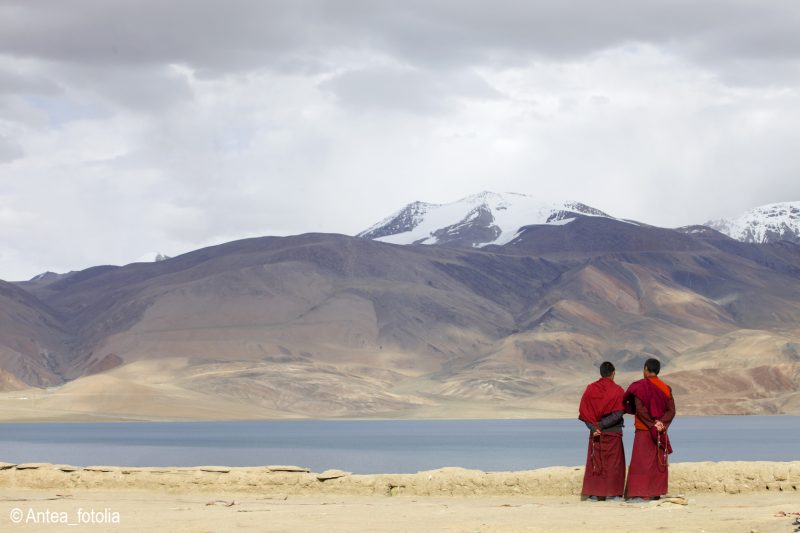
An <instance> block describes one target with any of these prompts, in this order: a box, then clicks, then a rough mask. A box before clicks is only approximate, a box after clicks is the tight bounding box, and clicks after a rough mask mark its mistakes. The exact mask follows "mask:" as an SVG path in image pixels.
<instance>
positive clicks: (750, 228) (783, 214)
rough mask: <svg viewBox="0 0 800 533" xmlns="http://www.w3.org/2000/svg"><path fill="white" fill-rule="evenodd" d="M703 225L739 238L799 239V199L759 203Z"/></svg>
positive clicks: (765, 239)
mask: <svg viewBox="0 0 800 533" xmlns="http://www.w3.org/2000/svg"><path fill="white" fill-rule="evenodd" d="M705 225H706V226H708V227H710V228H713V229H715V230H717V231H719V232H720V233H724V234H726V235H728V236H729V237H732V238H734V239H736V240H739V241H742V242H754V243H768V242H775V241H780V240H787V241H794V242H798V241H800V202H781V203H776V204H768V205H762V206H760V207H755V208H753V209H750V210H749V211H746V212H745V213H742V214H741V215H739V216H738V217H735V218H731V219H724V218H723V219H719V220H712V221H709V222H706V224H705Z"/></svg>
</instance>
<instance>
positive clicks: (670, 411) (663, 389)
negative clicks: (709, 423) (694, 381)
mask: <svg viewBox="0 0 800 533" xmlns="http://www.w3.org/2000/svg"><path fill="white" fill-rule="evenodd" d="M660 370H661V363H660V362H659V361H658V359H648V360H647V361H645V363H644V369H643V371H642V373H643V375H644V379H640V380H639V381H635V382H634V383H631V385H630V387H628V390H627V391H625V397H624V398H623V404H624V405H625V412H626V413H629V414H633V415H635V416H636V423H635V426H636V433H635V436H634V439H633V452H632V453H631V465H630V468H629V469H628V483H627V487H626V489H625V494H626V496H627V497H628V498H640V499H643V500H652V499H658V498H659V497H660V496H664V495H665V494H666V493H667V487H668V483H669V461H668V458H669V454H671V453H672V446H671V445H670V442H669V436H668V435H667V430H668V429H669V426H670V424H671V423H672V419H673V418H674V417H675V399H674V398H673V397H672V389H671V388H670V386H669V385H667V384H666V383H664V382H663V381H661V380H660V379H658V373H659V371H660Z"/></svg>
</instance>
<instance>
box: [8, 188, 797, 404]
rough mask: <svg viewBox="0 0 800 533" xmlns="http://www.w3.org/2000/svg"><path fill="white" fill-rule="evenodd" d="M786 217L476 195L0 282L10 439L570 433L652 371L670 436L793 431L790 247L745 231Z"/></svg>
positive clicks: (773, 236) (793, 270) (793, 268)
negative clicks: (137, 428) (42, 432)
mask: <svg viewBox="0 0 800 533" xmlns="http://www.w3.org/2000/svg"><path fill="white" fill-rule="evenodd" d="M784 205H785V206H788V207H787V208H786V210H783V211H781V210H780V209H779V208H773V210H771V211H768V212H767V214H765V215H764V216H763V217H761V218H760V219H759V220H755V219H754V218H751V219H749V220H750V222H748V224H750V225H749V227H750V228H751V230H752V231H750V232H749V233H747V236H746V237H744V238H742V239H741V240H737V239H734V238H732V237H730V236H728V235H726V234H725V233H723V232H721V231H718V230H717V229H713V228H712V227H710V225H703V226H688V227H684V228H677V229H668V228H659V227H654V226H650V225H647V224H644V223H639V222H635V221H628V220H620V219H618V218H615V217H614V216H613V215H611V214H607V213H604V212H602V211H600V210H598V209H594V208H592V207H589V206H587V205H584V204H581V203H578V202H564V203H557V204H545V203H540V202H537V201H536V200H534V199H532V198H530V197H526V196H523V195H509V194H504V195H498V194H494V193H482V194H480V195H476V196H473V197H469V198H467V199H464V200H462V201H460V202H456V203H454V204H446V205H434V204H424V203H419V202H417V203H414V204H410V205H409V206H407V207H406V208H404V209H403V210H401V211H399V212H398V213H395V214H393V215H392V216H390V217H387V218H386V219H385V220H383V221H381V222H380V223H378V224H376V225H374V226H373V227H371V228H369V229H368V230H366V231H364V232H362V233H361V234H359V236H356V237H350V236H345V235H333V234H305V235H298V236H290V237H263V238H257V239H246V240H241V241H235V242H231V243H227V244H223V245H219V246H214V247H209V248H204V249H201V250H197V251H194V252H190V253H188V254H183V255H180V256H177V257H174V258H170V259H165V260H160V261H157V262H148V263H134V264H131V265H127V266H124V267H116V266H98V267H93V268H90V269H87V270H83V271H79V272H73V273H69V274H65V275H56V274H53V275H45V276H37V278H34V279H33V280H30V281H27V282H19V283H8V282H0V390H5V391H6V392H3V393H0V405H2V412H3V417H4V418H5V419H25V420H31V419H98V418H99V419H153V418H157V419H163V418H170V419H218V418H226V419H232V418H240V419H256V418H281V417H283V418H285V417H364V416H371V417H519V416H573V415H574V412H575V409H576V405H577V399H578V398H579V397H580V393H581V392H582V389H583V387H584V386H585V384H586V383H587V382H588V381H591V380H593V379H595V378H596V376H595V373H596V367H597V365H598V364H599V362H601V361H602V360H605V359H608V360H611V361H613V362H614V363H615V364H616V365H617V367H618V370H619V371H618V381H621V382H622V383H623V385H625V384H627V382H628V381H631V380H633V379H636V378H637V376H640V375H641V366H642V363H643V361H644V359H645V358H647V357H651V356H654V357H658V358H660V359H661V360H662V362H663V363H664V372H663V376H664V379H665V380H666V381H668V382H669V383H670V384H671V385H672V386H673V390H674V391H675V395H676V398H677V401H678V406H679V410H680V411H681V412H682V413H684V414H687V413H694V414H733V413H795V414H797V413H800V386H798V383H799V380H798V378H800V245H799V244H798V243H797V242H796V234H795V237H791V235H790V234H789V233H788V232H787V231H783V232H782V233H776V232H774V231H773V232H767V231H764V232H758V231H756V230H754V229H752V228H761V227H766V226H767V225H768V224H772V226H770V227H774V224H773V222H774V221H775V220H776V217H774V216H769V213H779V215H778V216H781V217H784V218H783V219H782V220H783V222H781V223H782V224H786V227H795V226H791V223H795V224H796V222H797V220H796V213H794V212H793V211H791V209H789V207H790V206H791V205H792V204H784ZM776 209H777V211H776ZM780 213H784V214H785V216H784V214H780ZM792 217H795V218H792ZM737 220H743V219H737ZM740 226H741V225H737V224H733V223H729V224H728V225H727V226H725V227H724V228H722V226H721V225H717V226H716V227H717V228H722V229H726V230H730V231H731V232H732V231H734V230H733V229H730V228H738V227H740ZM780 227H783V226H780ZM793 231H796V230H793ZM781 235H782V236H784V237H789V239H788V240H786V239H783V240H780V239H779V238H778V237H779V236H781ZM748 240H750V241H756V242H747V241H748ZM423 244H427V245H423Z"/></svg>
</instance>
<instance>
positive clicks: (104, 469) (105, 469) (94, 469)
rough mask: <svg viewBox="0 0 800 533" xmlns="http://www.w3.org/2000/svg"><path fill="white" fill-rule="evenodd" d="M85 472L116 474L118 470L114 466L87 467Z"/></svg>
mask: <svg viewBox="0 0 800 533" xmlns="http://www.w3.org/2000/svg"><path fill="white" fill-rule="evenodd" d="M84 470H85V471H86V472H116V471H117V470H118V469H117V468H116V467H114V466H87V467H85V468H84Z"/></svg>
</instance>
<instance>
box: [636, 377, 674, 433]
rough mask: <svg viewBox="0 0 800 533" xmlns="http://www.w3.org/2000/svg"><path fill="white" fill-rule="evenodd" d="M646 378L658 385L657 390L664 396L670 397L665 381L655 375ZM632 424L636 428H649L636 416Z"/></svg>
mask: <svg viewBox="0 0 800 533" xmlns="http://www.w3.org/2000/svg"><path fill="white" fill-rule="evenodd" d="M647 379H648V380H649V381H650V383H652V384H653V385H655V386H656V387H658V390H660V391H661V392H663V393H664V396H666V397H667V398H671V397H672V394H671V393H670V390H669V387H668V386H667V384H666V383H664V382H663V381H661V380H660V379H658V378H657V377H652V378H647ZM633 425H634V426H635V427H636V429H643V430H645V431H646V430H648V429H650V428H648V427H647V426H646V425H645V424H644V422H642V421H641V420H639V417H638V416H637V417H636V418H635V420H634V424H633Z"/></svg>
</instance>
